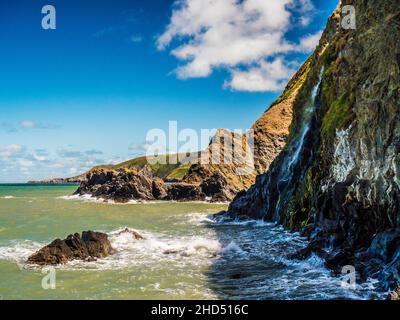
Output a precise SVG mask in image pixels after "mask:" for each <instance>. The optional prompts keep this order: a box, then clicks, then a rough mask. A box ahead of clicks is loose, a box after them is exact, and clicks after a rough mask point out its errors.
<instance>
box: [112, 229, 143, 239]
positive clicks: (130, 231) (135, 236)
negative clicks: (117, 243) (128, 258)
mask: <svg viewBox="0 0 400 320" xmlns="http://www.w3.org/2000/svg"><path fill="white" fill-rule="evenodd" d="M124 233H130V234H131V235H132V238H133V239H134V240H143V239H144V237H143V236H142V235H141V234H140V233H139V232H137V231H135V230H132V229H129V228H125V229H124V230H122V231H120V232H118V233H117V235H121V234H124Z"/></svg>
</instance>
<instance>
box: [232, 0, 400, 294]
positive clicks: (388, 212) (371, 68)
mask: <svg viewBox="0 0 400 320" xmlns="http://www.w3.org/2000/svg"><path fill="white" fill-rule="evenodd" d="M344 4H351V5H353V6H354V7H355V10H356V17H357V28H356V30H352V29H343V28H342V27H341V23H340V12H341V6H342V4H340V6H339V8H338V10H337V11H336V12H335V13H334V14H333V15H332V16H331V18H330V19H329V21H328V24H327V27H326V29H325V31H324V32H323V35H322V38H321V41H320V43H319V46H318V47H317V49H316V51H315V52H314V54H313V55H312V56H311V57H310V59H309V61H308V63H309V68H310V70H309V72H308V74H307V76H306V79H305V82H304V85H303V86H302V87H301V88H300V89H299V90H298V92H297V94H296V97H295V99H294V105H293V121H292V124H291V127H290V134H289V137H288V141H287V144H286V146H285V148H284V149H283V151H282V152H281V153H280V155H279V156H278V157H277V158H276V159H275V160H274V161H273V163H272V164H271V166H270V167H269V170H268V171H267V172H266V173H265V174H262V175H259V176H258V177H257V178H256V183H255V184H254V185H253V186H252V187H251V188H250V189H249V190H248V191H247V192H242V193H240V194H238V195H237V196H236V198H235V199H234V201H233V202H232V203H231V205H230V207H229V210H228V213H227V214H228V215H230V216H232V217H240V216H246V217H252V218H262V219H265V220H274V221H277V222H279V223H282V224H283V225H285V226H286V227H287V228H289V229H291V230H300V231H302V232H303V234H305V235H307V236H308V237H309V239H310V247H309V251H310V252H316V253H317V254H320V255H321V256H323V257H324V258H325V259H326V262H327V266H329V267H330V268H332V269H334V270H336V271H340V270H341V267H342V266H344V265H346V264H352V265H354V266H355V267H356V270H357V272H359V274H360V275H361V278H366V277H367V276H375V277H377V278H379V279H380V280H381V284H382V287H383V288H384V289H387V288H394V287H396V286H397V285H398V284H399V282H400V272H399V271H400V260H399V252H400V251H399V246H400V243H399V241H398V237H397V233H398V231H397V229H398V228H399V227H400V214H399V213H400V155H399V151H400V116H399V115H400V113H399V110H400V70H399V64H400V32H399V31H400V19H399V17H400V2H399V1H398V0H386V1H377V0H369V1H365V0H354V1H343V5H344ZM284 95H285V94H284ZM324 249H326V250H324ZM326 252H329V255H327V254H325V253H326ZM300 255H301V254H300ZM302 255H303V256H304V255H307V250H306V251H304V252H303V253H302Z"/></svg>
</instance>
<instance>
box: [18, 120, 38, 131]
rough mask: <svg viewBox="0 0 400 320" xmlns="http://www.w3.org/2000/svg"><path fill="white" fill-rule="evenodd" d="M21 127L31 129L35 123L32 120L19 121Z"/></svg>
mask: <svg viewBox="0 0 400 320" xmlns="http://www.w3.org/2000/svg"><path fill="white" fill-rule="evenodd" d="M21 127H22V128H25V129H32V128H34V127H35V123H34V122H33V121H32V120H24V121H21Z"/></svg>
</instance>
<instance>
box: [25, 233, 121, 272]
mask: <svg viewBox="0 0 400 320" xmlns="http://www.w3.org/2000/svg"><path fill="white" fill-rule="evenodd" d="M114 252H115V250H114V249H113V248H112V246H111V243H110V241H109V240H108V236H107V234H105V233H101V232H94V231H83V232H82V236H80V235H79V234H78V233H75V234H74V235H69V236H68V237H67V238H66V239H64V240H60V239H56V240H54V241H53V242H52V243H50V244H49V245H47V246H45V247H43V248H42V249H40V250H39V251H37V252H35V253H34V254H32V255H31V256H30V257H29V258H28V261H27V262H28V263H31V264H37V265H57V264H64V263H67V262H68V261H72V260H86V261H92V260H93V259H96V258H104V257H107V256H109V255H110V254H113V253H114Z"/></svg>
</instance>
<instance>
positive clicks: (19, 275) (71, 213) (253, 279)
mask: <svg viewBox="0 0 400 320" xmlns="http://www.w3.org/2000/svg"><path fill="white" fill-rule="evenodd" d="M75 189H76V186H71V185H58V186H28V185H7V186H6V185H2V186H0V299H220V298H226V299H332V298H352V299H367V298H368V299H370V298H380V297H381V296H379V295H377V294H376V293H374V282H373V281H370V282H368V283H365V284H360V285H359V286H357V289H356V290H344V289H343V288H341V283H340V281H339V279H337V278H334V277H332V276H331V275H330V272H329V271H328V270H326V269H325V268H324V267H323V263H322V261H320V260H319V259H318V258H316V257H312V258H311V259H309V260H307V261H303V262H299V261H297V262H296V261H290V260H288V259H286V258H285V255H286V254H287V253H290V252H294V251H295V250H297V249H299V248H302V247H304V246H305V245H306V241H305V239H303V238H301V237H300V236H299V235H296V234H289V233H287V232H285V231H284V230H282V229H281V228H279V227H277V226H274V225H272V224H268V223H262V222H256V221H254V222H248V223H239V222H233V223H216V222H215V221H213V220H211V219H210V214H212V213H215V212H218V211H220V210H223V209H226V205H225V204H208V203H200V202H199V203H176V202H150V203H130V204H112V203H104V202H102V201H97V200H95V199H89V198H79V197H73V196H70V195H71V194H72V193H73V192H74V190H75ZM125 228H130V229H133V230H136V231H137V232H139V233H141V234H142V235H143V236H144V238H145V239H144V240H134V239H133V238H132V237H131V235H130V234H129V233H124V232H122V233H120V231H122V230H124V229H125ZM83 230H96V231H102V232H106V233H108V234H109V238H110V241H111V243H112V245H113V247H114V248H115V249H116V250H117V253H116V254H115V255H112V256H110V257H107V258H105V259H100V260H98V261H94V262H80V261H74V262H71V263H68V264H67V265H63V266H58V267H57V268H56V269H55V289H47V290H46V289H44V288H43V286H42V282H43V281H44V280H43V279H44V277H46V276H47V275H48V274H49V270H43V269H41V268H39V267H35V266H31V265H27V264H26V259H27V257H28V256H29V255H30V254H32V253H34V252H35V251H36V250H38V249H39V248H41V247H42V246H44V245H46V244H48V243H49V242H51V241H52V240H54V239H55V238H64V237H66V236H67V235H68V234H71V233H75V232H81V231H83ZM52 274H53V273H52ZM46 279H48V278H46ZM45 287H46V286H45Z"/></svg>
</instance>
